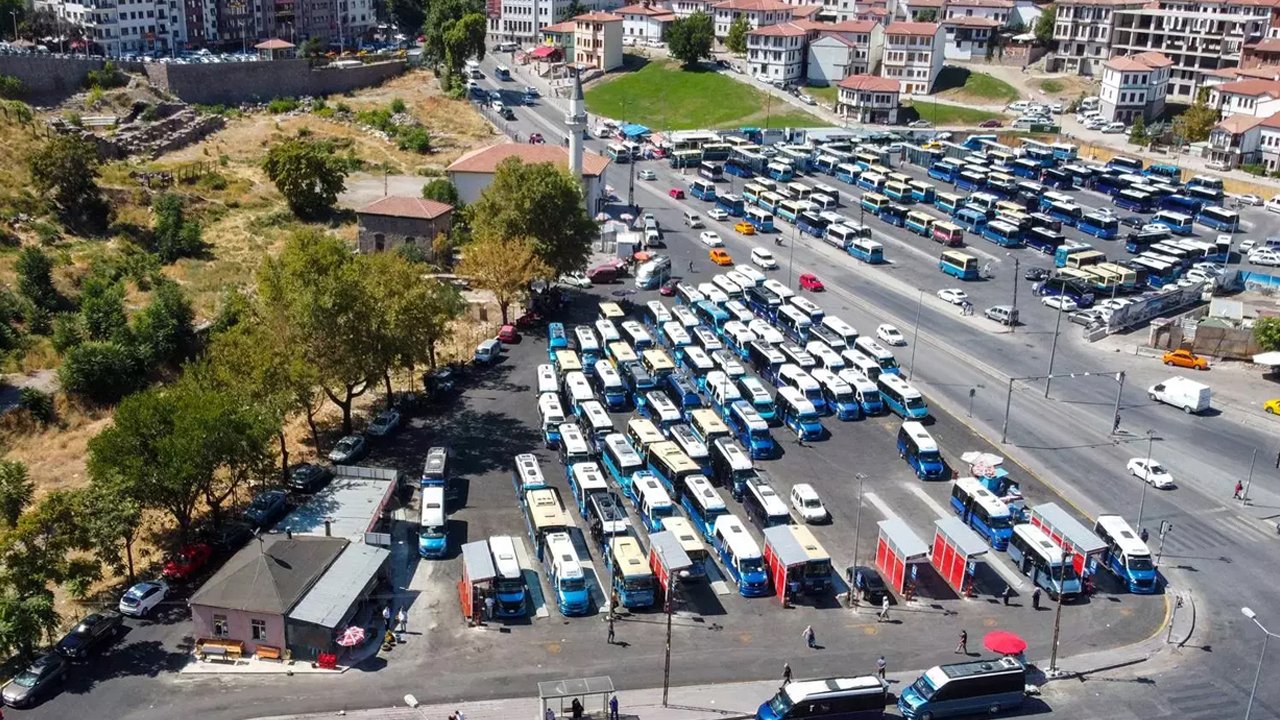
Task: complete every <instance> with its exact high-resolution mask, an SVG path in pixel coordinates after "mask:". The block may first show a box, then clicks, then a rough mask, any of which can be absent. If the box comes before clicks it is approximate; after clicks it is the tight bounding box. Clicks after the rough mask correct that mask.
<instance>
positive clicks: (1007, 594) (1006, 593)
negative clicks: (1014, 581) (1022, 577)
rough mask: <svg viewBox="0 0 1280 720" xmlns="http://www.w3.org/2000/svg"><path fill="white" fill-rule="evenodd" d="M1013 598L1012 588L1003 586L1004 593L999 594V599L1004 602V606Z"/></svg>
mask: <svg viewBox="0 0 1280 720" xmlns="http://www.w3.org/2000/svg"><path fill="white" fill-rule="evenodd" d="M1011 597H1013V586H1012V585H1005V586H1004V592H1002V593H1000V599H1002V600H1004V604H1005V605H1008V604H1009V598H1011Z"/></svg>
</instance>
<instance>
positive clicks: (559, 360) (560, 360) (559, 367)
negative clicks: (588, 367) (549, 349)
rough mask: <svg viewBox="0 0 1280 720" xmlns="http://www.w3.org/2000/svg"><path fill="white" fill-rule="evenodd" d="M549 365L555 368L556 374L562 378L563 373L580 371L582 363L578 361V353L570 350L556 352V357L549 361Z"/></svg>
mask: <svg viewBox="0 0 1280 720" xmlns="http://www.w3.org/2000/svg"><path fill="white" fill-rule="evenodd" d="M551 364H552V365H554V366H555V368H556V373H558V374H559V375H560V377H562V378H563V377H564V376H565V373H571V372H581V370H582V361H581V360H579V359H578V353H576V352H574V351H572V350H557V351H556V356H555V357H554V358H552V359H551Z"/></svg>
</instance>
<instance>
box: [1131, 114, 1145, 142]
mask: <svg viewBox="0 0 1280 720" xmlns="http://www.w3.org/2000/svg"><path fill="white" fill-rule="evenodd" d="M1129 142H1131V143H1133V144H1134V145H1146V144H1147V121H1146V120H1144V119H1143V118H1142V116H1141V115H1138V116H1137V117H1135V118H1134V119H1133V125H1132V126H1130V127H1129Z"/></svg>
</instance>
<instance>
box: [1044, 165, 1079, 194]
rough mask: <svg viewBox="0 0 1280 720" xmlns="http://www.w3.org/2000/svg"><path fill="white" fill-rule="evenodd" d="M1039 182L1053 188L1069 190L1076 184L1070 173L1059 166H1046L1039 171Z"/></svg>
mask: <svg viewBox="0 0 1280 720" xmlns="http://www.w3.org/2000/svg"><path fill="white" fill-rule="evenodd" d="M1040 182H1043V183H1044V184H1045V185H1047V186H1049V187H1051V188H1053V189H1055V190H1071V189H1074V188H1075V186H1076V181H1075V178H1074V177H1073V176H1072V175H1071V173H1070V172H1067V171H1066V170H1064V169H1060V168H1048V169H1046V170H1045V171H1044V172H1042V173H1040Z"/></svg>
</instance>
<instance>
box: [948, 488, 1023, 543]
mask: <svg viewBox="0 0 1280 720" xmlns="http://www.w3.org/2000/svg"><path fill="white" fill-rule="evenodd" d="M951 509H952V510H954V511H955V513H956V515H959V516H960V519H962V520H964V524H965V525H968V526H969V527H971V528H973V530H974V531H975V532H977V533H978V534H979V535H981V536H982V539H983V540H986V541H987V543H988V544H989V545H991V547H993V548H995V549H996V550H1004V549H1005V548H1007V547H1009V538H1010V537H1011V536H1012V535H1013V514H1012V513H1011V512H1010V511H1009V506H1008V505H1005V504H1004V502H1003V501H1001V500H1000V498H998V497H996V496H995V494H994V493H992V492H991V491H990V490H989V489H987V488H986V487H985V486H983V484H982V483H981V482H979V481H978V480H977V479H976V478H971V477H962V478H960V479H958V480H956V482H955V485H954V486H953V487H952V488H951Z"/></svg>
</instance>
